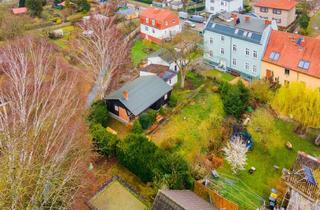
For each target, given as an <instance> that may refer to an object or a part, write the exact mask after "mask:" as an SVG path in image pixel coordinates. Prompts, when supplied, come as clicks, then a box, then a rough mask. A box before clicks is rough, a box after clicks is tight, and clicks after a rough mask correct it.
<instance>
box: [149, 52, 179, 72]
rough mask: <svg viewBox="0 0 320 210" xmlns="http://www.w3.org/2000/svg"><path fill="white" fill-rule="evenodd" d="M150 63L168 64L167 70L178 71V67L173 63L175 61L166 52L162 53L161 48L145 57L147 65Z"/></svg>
mask: <svg viewBox="0 0 320 210" xmlns="http://www.w3.org/2000/svg"><path fill="white" fill-rule="evenodd" d="M150 64H158V65H163V66H168V67H169V70H171V71H174V72H178V71H179V67H178V65H177V64H176V63H175V61H174V60H173V59H172V58H171V57H170V56H169V55H167V54H166V53H164V52H163V51H162V50H159V51H157V52H155V53H153V54H151V55H150V56H149V57H148V59H147V65H150Z"/></svg>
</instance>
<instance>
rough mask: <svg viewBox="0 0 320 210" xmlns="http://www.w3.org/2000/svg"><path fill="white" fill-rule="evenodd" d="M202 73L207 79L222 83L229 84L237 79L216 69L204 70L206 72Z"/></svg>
mask: <svg viewBox="0 0 320 210" xmlns="http://www.w3.org/2000/svg"><path fill="white" fill-rule="evenodd" d="M200 73H201V75H203V76H205V77H208V78H210V79H217V80H219V81H222V82H229V81H231V80H233V79H234V78H235V77H234V76H233V75H231V74H229V73H225V72H222V71H219V70H216V69H212V70H204V71H201V72H200Z"/></svg>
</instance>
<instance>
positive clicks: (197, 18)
mask: <svg viewBox="0 0 320 210" xmlns="http://www.w3.org/2000/svg"><path fill="white" fill-rule="evenodd" d="M189 20H190V21H192V22H196V23H203V22H204V20H205V19H204V17H202V16H200V15H191V16H190V17H189Z"/></svg>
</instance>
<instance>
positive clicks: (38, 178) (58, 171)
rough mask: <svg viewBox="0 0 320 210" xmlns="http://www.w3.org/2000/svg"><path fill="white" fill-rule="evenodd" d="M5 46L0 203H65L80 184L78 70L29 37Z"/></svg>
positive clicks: (65, 205) (17, 206) (0, 100)
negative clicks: (71, 67)
mask: <svg viewBox="0 0 320 210" xmlns="http://www.w3.org/2000/svg"><path fill="white" fill-rule="evenodd" d="M12 43H13V44H8V45H6V46H5V47H4V48H2V50H1V51H0V55H1V57H2V58H3V59H2V60H3V61H4V62H3V63H2V64H1V66H0V72H1V71H2V72H3V73H4V74H3V75H2V77H4V82H3V83H2V84H0V168H1V170H0V209H64V208H68V207H69V205H70V204H71V200H72V198H73V195H74V193H75V192H76V190H77V188H78V184H77V182H76V181H77V178H78V175H79V174H80V172H79V171H78V162H79V161H80V160H81V159H82V155H83V149H81V147H80V146H81V145H80V142H81V140H80V139H79V138H78V135H79V129H78V128H79V124H81V123H79V119H80V118H79V117H78V112H79V111H80V110H79V109H80V107H83V106H79V105H80V104H79V100H78V98H79V96H78V94H77V92H76V89H75V85H76V80H75V78H76V76H75V75H74V74H73V72H72V70H70V71H66V70H65V67H63V68H62V67H61V63H62V62H61V60H59V59H58V58H57V57H56V54H55V53H54V50H53V48H52V47H51V46H50V45H49V44H48V43H47V42H46V41H43V40H35V39H32V38H25V39H23V40H16V41H15V42H12Z"/></svg>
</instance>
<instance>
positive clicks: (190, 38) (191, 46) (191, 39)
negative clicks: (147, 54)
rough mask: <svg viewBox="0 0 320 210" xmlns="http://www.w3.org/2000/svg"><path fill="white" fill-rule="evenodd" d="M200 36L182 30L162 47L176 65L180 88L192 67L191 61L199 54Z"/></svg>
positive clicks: (182, 86)
mask: <svg viewBox="0 0 320 210" xmlns="http://www.w3.org/2000/svg"><path fill="white" fill-rule="evenodd" d="M200 42H201V37H200V36H199V35H198V34H197V33H196V32H192V31H184V32H182V33H180V34H178V35H176V36H175V37H174V38H173V39H172V41H171V42H169V43H165V44H164V45H163V48H164V49H165V53H166V54H167V55H168V56H170V57H171V58H172V59H173V61H174V62H175V63H176V65H177V66H178V69H179V71H180V76H181V83H180V85H181V88H184V83H185V79H186V75H187V72H188V71H189V70H190V69H191V67H192V62H193V61H194V60H195V59H196V58H198V57H200V56H201V51H202V50H201V48H200V47H199V43H200Z"/></svg>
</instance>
